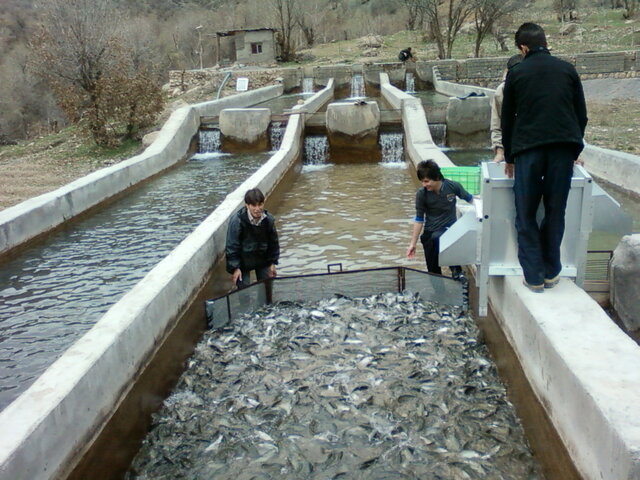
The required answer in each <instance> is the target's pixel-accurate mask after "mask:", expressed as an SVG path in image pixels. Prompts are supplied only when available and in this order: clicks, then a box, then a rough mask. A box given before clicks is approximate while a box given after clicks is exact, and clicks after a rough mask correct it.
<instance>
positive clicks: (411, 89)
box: [404, 72, 416, 93]
mask: <svg viewBox="0 0 640 480" xmlns="http://www.w3.org/2000/svg"><path fill="white" fill-rule="evenodd" d="M404 91H405V92H407V93H416V78H415V77H414V76H413V72H407V73H405V75H404Z"/></svg>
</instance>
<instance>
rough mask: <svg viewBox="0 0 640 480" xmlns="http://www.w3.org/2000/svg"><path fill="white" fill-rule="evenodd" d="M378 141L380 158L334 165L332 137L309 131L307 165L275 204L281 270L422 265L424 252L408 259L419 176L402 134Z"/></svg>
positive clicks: (290, 273) (300, 270) (306, 146)
mask: <svg viewBox="0 0 640 480" xmlns="http://www.w3.org/2000/svg"><path fill="white" fill-rule="evenodd" d="M398 139H399V140H398ZM309 145H313V146H315V147H317V148H311V147H309ZM318 145H319V147H318ZM389 145H393V146H395V148H392V147H390V146H389ZM380 148H381V150H382V154H383V156H382V161H381V162H380V163H358V164H350V163H347V164H333V163H330V151H329V150H328V147H327V145H326V137H324V136H321V135H318V136H313V137H307V139H306V141H305V158H304V165H303V168H302V172H301V173H300V175H299V176H298V177H297V178H296V181H295V182H294V183H293V185H291V186H290V188H288V189H287V191H286V192H285V193H284V194H283V196H282V199H281V201H279V203H278V205H276V206H275V208H274V207H271V208H274V211H273V213H274V214H275V215H276V220H277V224H278V231H279V234H280V245H281V251H282V256H281V260H280V266H279V270H280V272H281V273H282V274H283V275H293V274H300V273H319V272H325V271H327V264H330V263H341V264H342V267H343V268H344V269H345V270H346V269H348V270H353V269H359V268H371V267H380V266H390V265H407V266H411V267H415V268H420V269H424V259H422V258H421V257H418V259H417V260H408V259H406V258H405V251H406V247H407V244H408V243H409V238H410V234H411V227H412V220H413V217H414V213H415V209H414V199H415V190H416V183H415V182H414V181H413V179H412V175H415V174H414V173H413V171H412V169H410V168H408V165H407V163H406V162H405V161H404V159H403V151H402V135H401V134H399V133H393V132H389V133H382V134H381V136H380ZM318 152H320V153H318Z"/></svg>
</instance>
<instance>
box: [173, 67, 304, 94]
mask: <svg viewBox="0 0 640 480" xmlns="http://www.w3.org/2000/svg"><path fill="white" fill-rule="evenodd" d="M228 73H231V78H230V79H229V81H228V82H227V84H226V86H225V88H229V89H231V90H233V91H234V92H235V90H236V81H237V79H238V78H241V77H245V78H248V79H249V90H255V89H256V88H261V87H266V86H269V85H276V84H278V83H283V84H284V87H285V90H290V89H292V88H295V87H297V86H299V85H300V84H301V83H302V78H303V77H304V75H303V71H302V69H301V68H262V69H255V70H252V69H237V70H233V71H229V70H220V69H218V68H205V69H202V70H171V71H169V88H170V90H171V91H174V90H176V89H178V90H180V91H186V90H190V89H192V88H194V87H200V86H205V85H214V86H215V87H216V88H217V87H219V86H220V83H221V82H222V81H223V80H224V78H225V76H226V75H227V74H228Z"/></svg>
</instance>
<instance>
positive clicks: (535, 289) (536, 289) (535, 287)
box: [522, 280, 544, 293]
mask: <svg viewBox="0 0 640 480" xmlns="http://www.w3.org/2000/svg"><path fill="white" fill-rule="evenodd" d="M522 284H523V285H524V286H525V287H527V288H528V289H529V290H531V291H532V292H533V293H542V292H544V284H541V285H531V284H530V283H527V281H526V280H522Z"/></svg>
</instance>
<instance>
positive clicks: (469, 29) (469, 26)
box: [460, 23, 476, 35]
mask: <svg viewBox="0 0 640 480" xmlns="http://www.w3.org/2000/svg"><path fill="white" fill-rule="evenodd" d="M460 33H462V34H463V35H474V34H475V33H476V26H475V25H474V24H473V23H465V24H464V25H462V26H461V27H460Z"/></svg>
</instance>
